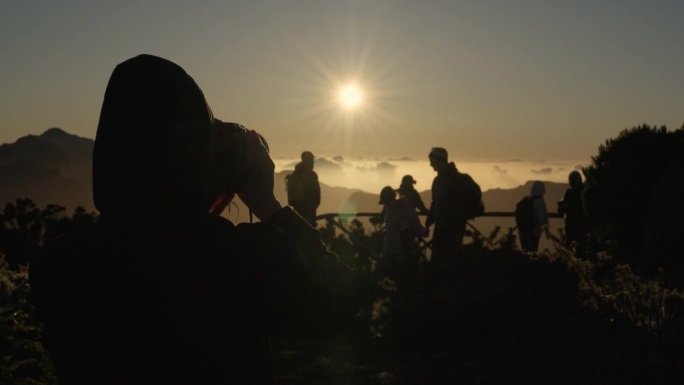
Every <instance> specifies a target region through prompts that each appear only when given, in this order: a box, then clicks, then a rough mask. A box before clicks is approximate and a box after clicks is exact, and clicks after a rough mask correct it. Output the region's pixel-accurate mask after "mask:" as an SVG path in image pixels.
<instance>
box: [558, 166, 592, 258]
mask: <svg viewBox="0 0 684 385" xmlns="http://www.w3.org/2000/svg"><path fill="white" fill-rule="evenodd" d="M568 184H569V185H570V188H568V189H567V190H565V193H564V194H563V199H561V200H560V202H558V213H559V214H561V215H563V220H564V229H565V245H566V246H567V247H572V246H573V244H574V245H575V254H576V255H577V256H578V257H580V258H581V257H584V255H585V252H586V248H587V220H586V217H585V216H584V204H583V202H582V191H583V190H584V183H582V174H580V173H579V171H572V172H571V173H570V174H569V175H568Z"/></svg>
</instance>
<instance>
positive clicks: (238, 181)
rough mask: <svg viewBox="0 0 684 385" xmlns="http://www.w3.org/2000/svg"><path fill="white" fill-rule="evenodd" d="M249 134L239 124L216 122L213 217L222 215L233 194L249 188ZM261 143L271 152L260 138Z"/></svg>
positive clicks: (214, 128)
mask: <svg viewBox="0 0 684 385" xmlns="http://www.w3.org/2000/svg"><path fill="white" fill-rule="evenodd" d="M246 134H247V128H245V126H243V125H241V124H239V123H233V122H223V121H221V120H219V119H214V122H213V125H212V133H211V136H212V138H211V150H210V158H211V167H212V174H213V178H212V179H213V186H212V194H213V197H215V199H214V201H213V203H212V205H211V207H210V211H211V212H213V213H218V214H220V213H221V212H222V211H223V209H224V208H225V207H226V205H228V203H230V200H231V199H232V198H233V195H234V194H236V193H238V192H240V191H243V190H247V189H248V188H249V175H248V172H247V170H248V168H247V157H248V153H247V142H246V140H247V136H246ZM257 135H259V134H258V133H257ZM259 139H260V141H261V144H262V145H263V146H264V147H265V149H266V151H267V152H268V151H269V148H268V143H267V142H266V139H264V137H263V136H261V135H259Z"/></svg>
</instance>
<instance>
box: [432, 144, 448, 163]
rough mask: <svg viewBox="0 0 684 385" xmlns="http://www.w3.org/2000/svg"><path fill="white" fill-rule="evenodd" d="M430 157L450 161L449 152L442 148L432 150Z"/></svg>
mask: <svg viewBox="0 0 684 385" xmlns="http://www.w3.org/2000/svg"><path fill="white" fill-rule="evenodd" d="M428 156H429V157H430V158H433V159H438V160H441V161H444V162H446V161H447V160H448V159H449V155H448V153H447V150H445V149H444V148H442V147H432V149H431V150H430V155H428Z"/></svg>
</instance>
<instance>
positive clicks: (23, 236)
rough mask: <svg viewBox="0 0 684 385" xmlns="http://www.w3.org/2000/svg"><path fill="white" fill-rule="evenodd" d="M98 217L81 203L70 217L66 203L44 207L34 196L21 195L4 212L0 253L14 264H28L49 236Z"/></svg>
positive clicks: (87, 222) (90, 221)
mask: <svg viewBox="0 0 684 385" xmlns="http://www.w3.org/2000/svg"><path fill="white" fill-rule="evenodd" d="M95 218H96V214H95V213H92V212H87V211H86V210H85V209H84V208H83V207H81V206H79V207H77V208H76V209H75V210H74V213H73V214H72V215H71V216H68V215H66V212H65V208H64V207H63V206H59V205H55V204H49V205H47V207H46V208H45V209H42V210H41V209H40V208H38V207H37V206H36V205H35V203H33V201H31V200H30V199H28V198H24V199H22V198H18V199H16V201H15V203H14V204H13V203H7V204H6V205H5V208H4V210H3V211H2V213H0V252H2V253H4V254H5V255H6V257H7V261H8V263H9V264H10V265H11V266H13V267H17V266H19V265H21V264H26V263H28V262H29V261H30V260H31V256H32V255H33V254H34V253H35V252H36V251H37V250H38V248H39V247H40V245H41V244H42V242H43V241H44V240H45V239H49V238H52V237H55V236H57V235H59V234H61V233H64V232H67V231H70V230H73V229H76V228H79V227H82V226H86V225H88V224H91V223H93V222H94V221H95Z"/></svg>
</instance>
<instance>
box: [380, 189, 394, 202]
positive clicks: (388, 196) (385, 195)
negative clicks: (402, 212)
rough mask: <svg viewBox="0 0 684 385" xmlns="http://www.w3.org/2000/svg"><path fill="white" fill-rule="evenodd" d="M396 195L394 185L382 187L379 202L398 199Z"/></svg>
mask: <svg viewBox="0 0 684 385" xmlns="http://www.w3.org/2000/svg"><path fill="white" fill-rule="evenodd" d="M396 197H397V193H396V192H395V191H394V189H393V188H392V186H385V187H383V188H382V191H380V201H379V202H378V204H381V205H384V204H387V203H389V202H392V201H393V200H394V199H396Z"/></svg>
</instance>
